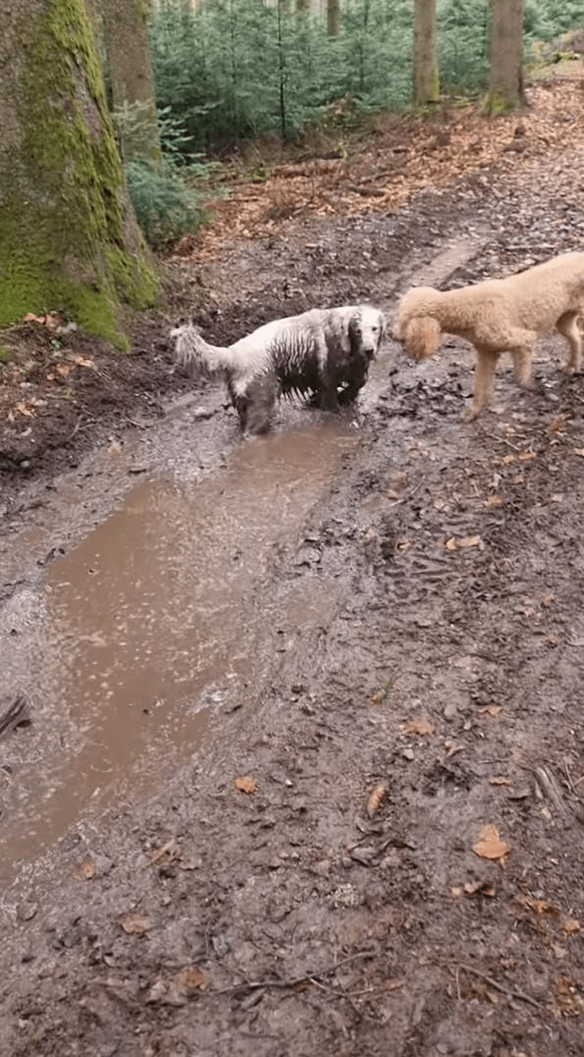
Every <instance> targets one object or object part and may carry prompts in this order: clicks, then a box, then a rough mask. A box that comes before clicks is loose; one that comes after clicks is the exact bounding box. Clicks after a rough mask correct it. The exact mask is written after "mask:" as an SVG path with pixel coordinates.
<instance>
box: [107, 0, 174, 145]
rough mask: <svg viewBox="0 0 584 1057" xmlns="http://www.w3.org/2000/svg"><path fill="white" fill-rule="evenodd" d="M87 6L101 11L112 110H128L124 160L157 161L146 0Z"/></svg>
mask: <svg viewBox="0 0 584 1057" xmlns="http://www.w3.org/2000/svg"><path fill="white" fill-rule="evenodd" d="M91 3H93V4H95V5H97V7H98V8H101V11H102V17H103V32H104V41H105V50H106V55H107V72H108V75H109V80H110V85H111V101H112V107H113V109H114V110H118V111H124V110H127V109H128V108H130V114H129V115H128V119H126V120H125V121H124V120H122V122H121V137H120V138H121V147H122V154H123V156H124V159H125V160H126V161H130V160H132V159H135V158H147V159H148V160H149V161H153V162H155V163H156V162H159V161H160V157H161V151H160V131H159V127H158V116H157V113H156V102H155V91H154V74H153V71H152V57H151V55H150V43H149V40H148V14H149V10H148V0H91Z"/></svg>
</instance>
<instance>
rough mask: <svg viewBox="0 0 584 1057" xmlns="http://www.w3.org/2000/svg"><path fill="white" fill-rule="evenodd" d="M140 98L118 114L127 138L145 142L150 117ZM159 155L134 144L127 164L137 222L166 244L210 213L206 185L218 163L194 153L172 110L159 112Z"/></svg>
mask: <svg viewBox="0 0 584 1057" xmlns="http://www.w3.org/2000/svg"><path fill="white" fill-rule="evenodd" d="M145 111H146V108H144V107H143V106H142V105H141V104H139V103H138V104H134V105H133V106H131V107H125V108H124V109H123V110H119V111H117V112H116V113H115V114H114V118H115V122H116V126H117V129H118V133H119V136H120V139H121V141H122V143H128V142H129V143H132V144H134V145H135V144H140V143H145V144H146V139H147V137H146V136H145V135H143V132H144V128H145V124H146V122H147V121H148V116H147V115H146V112H145ZM158 118H159V128H160V146H161V151H162V155H161V158H160V160H159V161H156V160H153V159H152V151H151V150H150V151H149V152H147V149H146V146H145V148H144V154H143V155H142V156H141V155H140V150H139V149H138V150H133V151H132V155H131V157H130V159H129V160H128V161H127V162H126V164H125V171H126V179H127V182H128V191H129V193H130V199H131V201H132V205H133V206H134V211H135V213H136V217H137V220H138V223H139V225H140V227H141V229H142V231H143V233H144V237H145V238H146V241H147V242H148V244H149V245H150V246H151V247H152V249H155V250H163V249H166V248H168V247H169V246H170V245H172V243H173V242H176V241H177V240H178V239H179V238H181V236H182V235H186V234H189V233H191V232H193V231H196V230H197V228H198V227H199V226H200V225H201V223H202V222H203V221H204V219H205V209H204V187H203V186H202V185H204V184H205V183H206V182H207V181H208V179H209V176H210V174H211V171H212V169H213V168H214V167H213V166H212V165H211V164H209V163H205V162H203V161H202V160H201V159H200V157H198V156H196V155H193V154H191V153H189V151H188V139H189V137H188V136H187V135H186V133H185V131H184V129H183V127H182V125H181V123H180V121H177V120H176V119H175V118H173V117H172V115H171V114H170V113H169V112H168V110H162V111H161V112H160V113H159V115H158Z"/></svg>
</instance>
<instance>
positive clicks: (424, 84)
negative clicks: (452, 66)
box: [414, 0, 440, 106]
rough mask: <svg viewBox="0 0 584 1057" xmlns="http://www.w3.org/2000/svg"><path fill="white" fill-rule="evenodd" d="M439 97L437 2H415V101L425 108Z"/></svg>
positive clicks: (429, 0) (433, 0) (418, 0)
mask: <svg viewBox="0 0 584 1057" xmlns="http://www.w3.org/2000/svg"><path fill="white" fill-rule="evenodd" d="M439 97H440V83H439V77H438V40H437V32H436V0H415V8H414V101H415V102H416V103H417V104H418V106H424V105H425V104H426V103H435V102H437V100H438V99H439Z"/></svg>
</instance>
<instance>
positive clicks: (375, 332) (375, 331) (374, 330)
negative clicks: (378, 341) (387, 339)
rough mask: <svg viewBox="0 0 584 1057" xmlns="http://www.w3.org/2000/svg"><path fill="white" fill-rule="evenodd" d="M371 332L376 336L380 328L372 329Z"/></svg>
mask: <svg viewBox="0 0 584 1057" xmlns="http://www.w3.org/2000/svg"><path fill="white" fill-rule="evenodd" d="M371 330H372V331H373V333H374V334H377V331H378V330H379V327H371Z"/></svg>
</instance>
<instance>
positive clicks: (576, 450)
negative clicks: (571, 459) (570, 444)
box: [572, 448, 584, 457]
mask: <svg viewBox="0 0 584 1057" xmlns="http://www.w3.org/2000/svg"><path fill="white" fill-rule="evenodd" d="M572 450H573V452H574V455H581V456H582V457H584V448H573V449H572Z"/></svg>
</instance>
